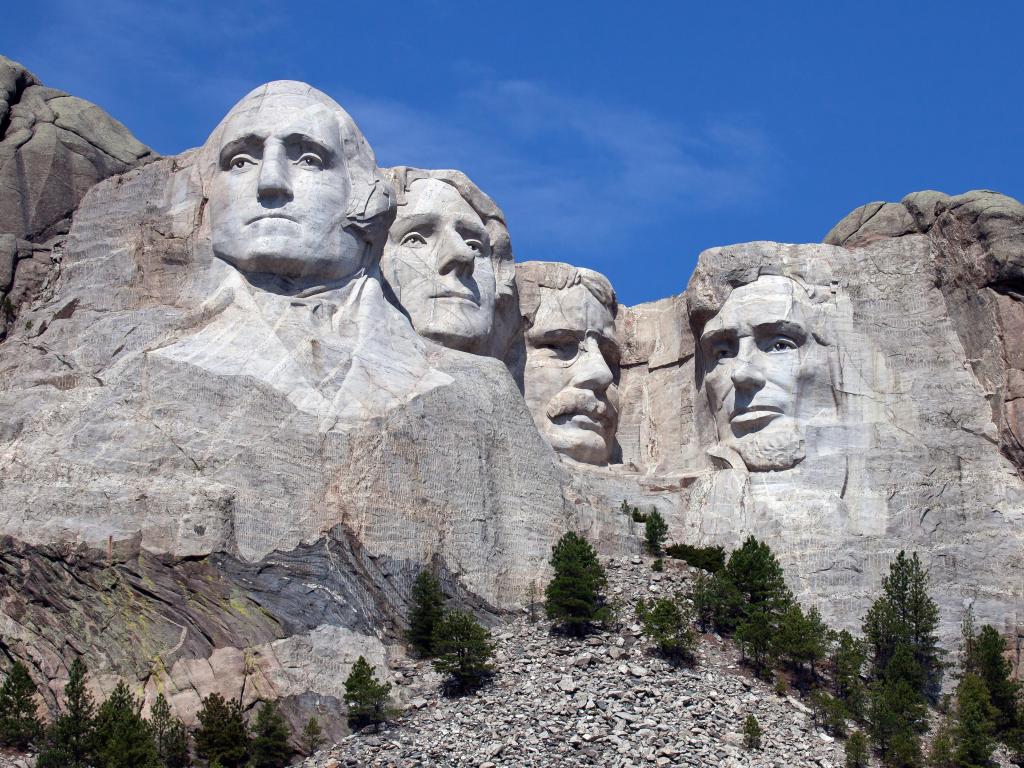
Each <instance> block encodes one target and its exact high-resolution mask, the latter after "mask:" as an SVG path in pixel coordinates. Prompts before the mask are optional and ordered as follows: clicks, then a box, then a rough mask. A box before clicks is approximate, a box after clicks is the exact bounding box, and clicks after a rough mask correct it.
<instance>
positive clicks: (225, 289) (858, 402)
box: [0, 70, 1024, 733]
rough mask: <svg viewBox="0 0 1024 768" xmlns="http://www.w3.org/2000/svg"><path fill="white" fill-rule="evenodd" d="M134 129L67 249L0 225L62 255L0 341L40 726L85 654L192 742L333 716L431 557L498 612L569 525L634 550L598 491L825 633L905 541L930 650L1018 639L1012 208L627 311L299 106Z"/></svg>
mask: <svg viewBox="0 0 1024 768" xmlns="http://www.w3.org/2000/svg"><path fill="white" fill-rule="evenodd" d="M12 71H15V70H12ZM17 71H21V72H22V75H19V76H18V77H21V80H18V79H17V77H15V78H14V80H15V84H16V85H17V83H22V85H20V86H18V87H17V88H14V87H13V86H12V88H9V89H8V91H9V92H11V93H15V92H17V93H19V94H21V95H20V96H18V97H17V98H14V97H8V101H9V102H17V104H18V105H19V106H17V107H16V108H15V110H17V109H20V108H21V107H20V105H23V104H27V103H29V102H27V101H26V97H25V96H24V94H26V93H28V92H29V91H31V90H32V88H37V87H40V86H36V85H34V80H33V79H32V78H31V76H30V75H28V74H27V73H24V72H23V71H22V70H17ZM26 83H31V84H29V85H26ZM19 88H20V90H18V89H19ZM67 98H70V97H67ZM44 101H45V99H44ZM47 103H49V102H47ZM93 109H95V108H93ZM54 119H56V118H54ZM11 124H12V125H13V122H12V123H11ZM55 124H56V123H55ZM91 124H93V125H100V126H105V127H104V128H103V129H102V130H101V131H100V133H101V134H102V135H103V136H106V133H103V131H108V132H109V131H114V130H115V129H113V128H110V126H117V124H116V123H114V122H113V121H111V120H110V119H109V118H106V117H105V116H102V117H95V118H94V119H92V122H91ZM253 126H256V127H255V128H254V127H253ZM117 129H119V130H123V129H120V127H119V126H117ZM40 130H42V129H40ZM83 130H84V129H83ZM97 130H99V129H97ZM81 132H82V131H80V133H81ZM115 133H116V132H115ZM3 135H4V141H5V142H6V141H7V138H6V137H7V136H8V135H9V134H8V133H4V134H3ZM76 135H77V134H76ZM116 135H117V136H121V134H116ZM124 135H125V136H127V139H124V141H123V142H122V143H121V144H120V145H118V146H117V147H112V146H111V145H110V143H109V142H108V143H104V141H106V139H103V140H100V139H95V140H89V143H90V146H93V147H94V148H95V147H107V150H109V152H107V150H104V151H105V152H107V155H106V156H107V157H114V158H122V160H123V167H114V166H112V165H110V164H107V165H104V164H103V163H99V162H97V163H95V164H94V165H93V166H92V167H93V168H94V170H95V171H96V173H95V174H94V175H95V178H93V179H92V181H91V182H89V184H88V185H87V184H85V182H84V181H83V182H81V184H82V185H85V186H89V185H92V184H93V183H94V182H97V181H98V182H99V183H95V184H94V185H93V186H89V188H88V191H85V189H83V190H82V193H83V194H84V197H83V196H82V195H79V197H80V198H81V199H77V198H76V199H75V201H74V204H73V205H71V208H73V209H74V215H73V220H72V224H71V227H70V231H68V232H67V233H66V234H64V233H63V230H62V229H61V226H63V225H61V224H60V221H62V219H57V218H53V216H56V214H53V216H51V215H50V214H49V213H46V214H45V216H49V217H50V218H51V219H53V221H52V222H51V223H50V224H47V225H45V226H42V225H38V224H33V225H32V228H31V231H29V230H26V229H24V228H22V229H19V230H16V231H11V232H10V237H11V238H12V240H14V241H16V245H17V247H18V248H22V249H23V250H25V249H27V250H26V251H25V252H26V253H28V254H31V253H33V249H34V248H36V246H35V245H34V244H33V242H32V241H31V240H30V239H28V238H31V237H37V238H38V237H42V236H44V235H45V236H47V237H51V236H52V237H53V239H52V240H51V241H50V242H49V244H48V245H47V249H46V259H45V261H41V262H40V263H41V264H42V265H43V266H42V267H40V269H39V274H40V275H42V277H40V278H39V279H34V280H31V281H26V282H25V283H24V287H22V288H19V290H20V291H21V293H19V294H17V295H18V296H19V299H18V305H19V306H18V311H17V313H14V312H12V313H11V316H10V318H9V319H10V321H11V322H10V325H9V327H7V330H6V338H5V339H4V340H3V342H2V344H0V535H2V536H3V538H2V539H0V573H2V574H3V576H4V578H3V579H0V651H2V652H3V653H4V654H5V655H7V656H8V657H13V658H20V659H24V660H26V661H27V662H28V663H29V664H30V666H31V668H32V670H33V674H34V675H35V677H36V678H37V681H38V682H40V683H42V684H46V685H49V686H50V690H51V694H50V695H49V696H48V700H47V705H48V706H51V707H53V706H56V704H57V699H56V693H55V692H56V691H58V690H60V687H61V685H62V680H63V678H64V677H65V676H66V666H67V664H68V663H69V662H70V659H71V658H72V657H73V656H74V655H75V654H78V653H87V654H88V656H89V660H90V667H91V668H92V670H93V671H94V672H95V673H96V676H95V680H96V682H97V684H98V685H100V686H101V687H105V688H109V687H112V686H113V684H114V682H115V681H116V680H117V679H118V678H122V677H123V678H127V679H129V680H130V681H132V682H133V683H134V684H136V685H138V686H139V687H141V688H142V689H143V690H144V692H145V694H146V696H147V697H152V696H155V694H156V692H157V691H165V692H167V693H168V694H169V698H170V700H171V701H172V703H173V705H174V706H175V707H176V708H177V709H178V711H179V712H180V713H181V714H182V715H183V716H185V717H186V718H189V717H191V716H192V715H193V713H194V712H195V710H196V708H197V707H198V703H199V699H200V697H201V696H203V695H206V694H207V693H210V692H212V691H221V692H222V693H225V694H230V695H232V696H240V697H241V698H242V700H243V701H244V702H245V703H246V704H252V703H255V702H256V701H258V700H261V699H281V700H282V701H283V702H284V704H285V709H286V711H287V712H288V713H289V715H290V716H291V717H293V718H294V719H295V721H296V722H298V721H299V720H300V719H301V718H304V717H307V716H308V713H309V712H310V711H317V712H318V713H319V715H320V716H321V718H322V719H323V720H325V721H326V722H328V723H329V724H330V725H331V727H332V728H338V727H340V720H341V718H339V717H338V713H339V700H340V695H341V691H342V682H343V680H344V678H345V676H346V675H347V672H348V669H349V667H350V664H351V663H352V661H353V660H354V659H355V658H356V657H357V656H358V655H360V654H362V655H364V656H366V657H367V658H369V659H371V660H373V661H374V663H375V665H377V666H379V667H381V668H385V667H387V666H388V665H389V664H390V663H393V662H396V660H398V659H400V658H401V656H402V654H403V651H402V648H401V642H400V638H401V630H402V620H403V616H404V614H405V611H406V609H407V601H408V599H409V589H410V585H411V582H412V579H413V578H414V577H415V575H416V573H417V572H418V570H419V569H421V568H423V567H431V568H433V569H434V570H435V571H436V572H437V573H439V575H440V576H441V577H442V580H443V582H444V584H445V588H446V591H448V592H449V593H450V594H451V595H452V596H453V598H454V599H455V600H456V601H457V602H459V603H462V604H464V605H467V606H469V607H470V608H472V609H473V610H474V611H476V612H477V613H478V615H480V616H481V617H482V618H484V619H485V620H488V621H498V620H499V619H500V617H501V616H502V615H505V614H507V612H509V611H514V610H517V609H518V608H520V607H521V606H522V605H523V603H524V600H525V599H526V595H527V592H528V589H529V585H530V584H531V582H534V583H542V582H543V580H544V579H545V578H546V576H547V573H548V571H547V569H548V566H547V563H546V560H547V557H548V554H549V552H550V547H551V545H552V544H553V543H554V541H555V540H556V539H557V538H558V536H560V535H561V533H563V532H565V531H566V530H579V531H583V532H585V533H586V535H587V536H588V537H589V538H590V539H591V540H592V541H594V542H595V544H596V545H597V546H598V547H599V549H601V550H602V551H603V552H604V553H606V554H609V555H622V554H633V553H635V552H638V551H639V547H640V543H639V539H640V534H642V532H641V531H639V530H634V529H633V524H632V523H631V522H630V521H629V520H628V519H627V518H625V517H624V516H622V515H621V514H619V512H618V509H617V508H618V505H619V502H620V501H621V500H622V499H623V498H626V499H628V500H630V502H631V503H634V504H644V505H652V506H655V507H657V508H658V509H660V510H661V511H662V513H663V514H664V515H665V516H666V518H667V519H668V520H669V522H670V526H671V531H672V536H673V537H674V538H675V539H676V540H680V541H687V542H691V543H712V542H713V543H722V544H727V545H734V544H736V543H738V542H739V541H740V540H741V539H742V538H743V537H744V536H746V535H748V534H750V533H753V534H756V535H758V536H759V537H762V538H764V539H766V540H768V541H769V542H770V543H771V545H772V547H773V548H774V549H775V550H776V551H777V552H778V553H779V554H780V557H781V559H782V561H783V562H784V564H785V566H786V568H787V575H788V577H789V579H790V582H791V586H792V587H793V588H794V590H795V592H796V593H797V594H798V596H799V597H800V598H801V599H802V600H803V601H805V602H806V603H808V604H811V603H813V604H816V605H818V606H819V608H821V609H822V612H823V614H824V615H825V616H826V618H828V619H829V620H830V621H832V622H833V623H835V624H837V625H842V626H847V627H851V628H853V627H856V626H857V624H858V622H859V618H860V616H861V614H862V612H863V610H864V609H865V608H866V606H867V604H868V601H869V599H870V596H871V594H872V592H873V590H874V589H875V588H876V587H877V584H878V582H879V580H880V578H881V576H882V574H883V573H884V572H885V571H886V569H887V566H888V562H889V560H890V559H891V558H893V557H894V556H895V554H896V553H897V552H898V551H899V550H900V549H903V548H906V549H915V550H917V551H919V552H920V553H921V555H922V557H923V558H924V560H925V562H926V563H927V564H928V566H929V567H930V568H931V569H932V573H933V578H934V582H935V584H936V586H937V589H936V597H937V599H938V600H939V603H940V606H941V608H942V611H943V614H942V620H943V627H942V629H943V635H944V637H945V638H946V639H947V640H951V639H952V638H954V637H955V635H956V627H957V625H958V623H959V621H960V617H961V614H962V612H963V610H964V608H965V607H966V606H967V605H972V606H973V607H974V610H975V613H976V615H977V616H978V619H979V620H980V621H985V622H990V623H993V624H995V625H997V626H999V627H1001V628H1002V629H1003V630H1004V631H1005V634H1006V636H1007V639H1008V642H1009V643H1011V645H1012V643H1013V642H1015V641H1016V640H1017V639H1018V638H1020V637H1024V611H1022V601H1024V587H1022V580H1021V579H1022V577H1021V574H1022V573H1024V568H1022V566H1024V563H1022V557H1024V480H1022V477H1024V460H1022V456H1024V449H1022V443H1021V436H1022V428H1021V427H1022V424H1021V418H1022V411H1021V409H1022V408H1024V406H1022V405H1021V404H1022V402H1024V400H1022V393H1024V379H1022V376H1024V373H1022V371H1024V346H1022V344H1024V342H1022V341H1021V339H1022V338H1024V333H1022V331H1024V303H1022V301H1021V296H1022V294H1024V242H1022V240H1024V234H1022V233H1024V208H1022V206H1020V204H1018V203H1016V202H1015V201H1012V200H1010V199H1008V198H1005V197H1002V196H999V195H995V194H994V193H970V194H968V195H964V196H961V197H959V198H949V197H946V196H944V195H939V194H938V193H918V194H917V195H912V196H910V197H909V198H907V199H906V200H905V201H904V202H903V203H901V204H897V205H892V204H884V205H883V204H872V206H875V207H874V208H872V206H868V207H866V208H865V209H859V210H858V211H855V212H854V213H853V214H851V215H850V216H849V217H847V218H846V219H844V221H843V222H841V223H840V224H839V225H837V227H836V229H835V230H833V232H832V233H830V235H829V237H828V238H827V243H826V244H822V245H781V244H777V243H763V242H762V243H749V244H744V245H736V246H728V247H724V248H715V249H711V250H709V251H707V252H705V253H704V254H702V255H701V257H700V261H699V264H698V267H697V270H696V272H695V273H694V275H693V277H692V278H691V280H690V284H689V286H688V288H687V289H686V291H685V292H684V293H682V294H680V295H678V296H674V297H670V298H666V299H663V300H661V301H658V302H654V303H651V304H645V305H640V306H637V307H625V306H622V305H620V304H619V303H618V302H617V300H616V297H615V293H614V289H613V287H612V286H611V285H610V283H609V282H608V281H607V279H605V278H604V277H603V276H601V275H599V274H597V273H595V272H592V271H590V270H586V269H581V268H577V267H573V266H571V265H566V264H555V263H538V262H532V263H523V264H519V265H516V271H515V277H516V279H515V281H514V282H513V281H512V274H513V273H512V267H511V265H512V247H511V240H510V238H509V230H508V228H507V227H506V222H505V220H504V216H503V214H502V213H501V211H500V209H498V208H497V206H496V205H495V204H494V202H493V201H491V200H490V198H488V197H487V196H486V194H484V192H483V191H481V190H480V189H478V188H477V187H476V186H475V185H474V184H473V183H472V182H471V181H469V180H468V179H466V177H465V176H463V175H462V174H460V173H458V172H454V171H422V170H417V169H409V168H404V167H402V168H397V169H391V170H390V171H387V172H384V171H382V170H381V169H379V168H377V166H376V161H375V158H374V156H373V152H372V149H370V145H369V143H368V142H367V140H366V139H365V138H363V136H362V134H361V133H360V132H359V130H358V128H357V127H356V125H355V123H354V122H352V120H351V118H350V117H349V116H348V115H347V113H345V112H344V110H343V109H342V108H341V107H340V106H338V105H337V104H335V103H334V102H333V101H332V100H331V99H330V98H329V97H327V96H326V95H324V94H322V93H320V92H319V91H316V90H315V89H312V88H311V87H309V86H307V85H304V84H301V83H290V82H279V83H271V84H268V85H267V86H263V87H261V88H260V89H257V90H256V91H254V92H253V93H251V94H249V95H248V96H246V97H245V98H244V99H243V100H242V101H241V102H239V104H238V105H237V106H236V107H235V108H234V109H233V110H232V111H231V112H230V113H229V115H228V116H227V117H226V118H225V120H224V121H223V122H222V123H221V125H220V126H218V127H217V128H216V129H215V130H214V131H213V133H212V134H211V137H210V139H209V140H208V141H207V143H206V144H205V145H204V146H203V147H201V148H199V149H197V150H191V151H189V152H185V153H183V154H181V155H179V156H177V157H173V158H163V159H155V158H153V157H152V156H151V155H150V154H149V153H148V151H147V150H145V148H142V147H141V145H138V146H137V147H136V145H137V142H134V139H131V137H130V136H128V135H127V134H126V133H125V134H124ZM122 138H123V137H122ZM128 139H130V141H128ZM371 139H372V137H371ZM119 140H120V139H119ZM133 142H134V144H133ZM115 143H116V142H115ZM2 146H3V144H2V143H0V147H2ZM115 150H116V151H115ZM60 151H61V150H57V149H54V150H53V152H54V153H55V154H54V158H57V157H58V156H59V155H60ZM97 151H98V150H97ZM0 161H2V158H0ZM119 162H121V161H119ZM54 163H57V160H54V161H53V162H51V163H49V164H45V163H44V165H43V166H40V170H38V171H33V173H34V174H35V175H34V176H33V179H35V180H36V181H38V182H40V183H41V181H42V180H45V178H47V177H46V173H47V172H46V171H44V170H42V168H44V167H45V168H59V167H60V166H59V163H57V164H56V165H55V164H54ZM60 173H64V174H71V173H72V171H70V170H65V171H60ZM111 174H114V175H112V177H111V178H106V180H100V179H101V178H102V177H105V176H111ZM76 178H85V177H76ZM36 181H34V182H33V183H36ZM76 183H78V182H76ZM26 188H27V187H26ZM76 188H77V187H76ZM19 199H21V198H19ZM7 201H8V198H6V197H5V202H7ZM908 201H909V202H908ZM19 205H20V203H19ZM57 207H59V206H57ZM39 210H40V211H42V208H40V209H39ZM47 210H49V209H47ZM54 210H56V208H54ZM63 215H64V214H61V216H63ZM40 216H43V213H40V214H39V215H38V216H36V214H34V213H33V215H32V216H30V217H29V219H25V217H24V216H22V220H23V221H25V220H31V221H37V219H38V221H42V219H41V218H39V217H40ZM33 217H35V218H33ZM48 228H51V229H52V232H51V231H50V230H49V229H48ZM513 233H514V228H513ZM19 253H20V251H19ZM25 258H28V259H34V258H35V256H32V255H29V256H27V257H20V259H19V261H18V264H19V265H20V263H21V261H22V260H24V259H25ZM382 258H383V260H384V269H383V270H382V269H381V267H380V263H381V259H382ZM12 263H13V262H12ZM16 274H21V267H20V266H18V268H17V271H16ZM683 277H684V276H680V280H681V281H682V279H683ZM396 682H401V681H400V680H399V679H396ZM336 732H337V731H335V733H336Z"/></svg>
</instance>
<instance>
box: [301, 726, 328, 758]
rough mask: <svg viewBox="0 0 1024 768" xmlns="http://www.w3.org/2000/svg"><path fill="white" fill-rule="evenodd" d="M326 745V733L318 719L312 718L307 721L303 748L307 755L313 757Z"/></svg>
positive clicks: (303, 736) (303, 730) (304, 729)
mask: <svg viewBox="0 0 1024 768" xmlns="http://www.w3.org/2000/svg"><path fill="white" fill-rule="evenodd" d="M323 743H324V732H323V729H322V728H321V727H320V721H319V720H317V719H316V717H310V718H309V720H307V721H306V727H305V728H303V729H302V746H303V748H304V749H305V750H306V754H307V755H312V754H313V753H314V752H316V751H317V750H318V749H320V745H321V744H323Z"/></svg>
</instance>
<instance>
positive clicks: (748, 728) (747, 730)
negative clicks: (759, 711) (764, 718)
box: [743, 715, 762, 749]
mask: <svg viewBox="0 0 1024 768" xmlns="http://www.w3.org/2000/svg"><path fill="white" fill-rule="evenodd" d="M761 735H762V732H761V725H760V724H759V723H758V722H757V718H756V717H754V716H753V715H747V719H746V720H744V721H743V746H745V747H746V748H747V749H760V748H761Z"/></svg>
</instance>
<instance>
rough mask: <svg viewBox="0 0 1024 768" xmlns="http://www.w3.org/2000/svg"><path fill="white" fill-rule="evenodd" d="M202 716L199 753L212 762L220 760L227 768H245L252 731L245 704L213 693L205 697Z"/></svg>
mask: <svg viewBox="0 0 1024 768" xmlns="http://www.w3.org/2000/svg"><path fill="white" fill-rule="evenodd" d="M198 718H199V728H198V729H197V730H196V732H195V734H194V738H195V745H196V754H197V755H199V757H201V758H203V759H204V760H206V761H207V762H209V763H210V765H213V763H214V761H217V762H218V763H220V764H221V765H222V766H223V768H242V766H243V765H245V763H246V762H247V761H248V759H249V732H248V730H247V729H246V727H245V716H244V714H243V712H242V705H241V704H239V703H238V702H237V701H235V700H233V699H232V700H231V701H226V700H225V699H224V697H223V696H221V695H220V694H219V693H211V694H210V695H209V696H207V697H206V698H205V699H203V706H202V708H201V709H200V710H199V715H198Z"/></svg>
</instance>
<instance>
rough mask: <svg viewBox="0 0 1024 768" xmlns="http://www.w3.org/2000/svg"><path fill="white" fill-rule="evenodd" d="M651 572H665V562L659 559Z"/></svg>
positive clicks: (652, 565)
mask: <svg viewBox="0 0 1024 768" xmlns="http://www.w3.org/2000/svg"><path fill="white" fill-rule="evenodd" d="M651 570H652V571H654V572H655V573H661V572H662V571H664V570H665V561H664V560H662V559H661V558H660V557H659V558H658V559H657V560H655V561H654V562H653V563H651Z"/></svg>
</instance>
